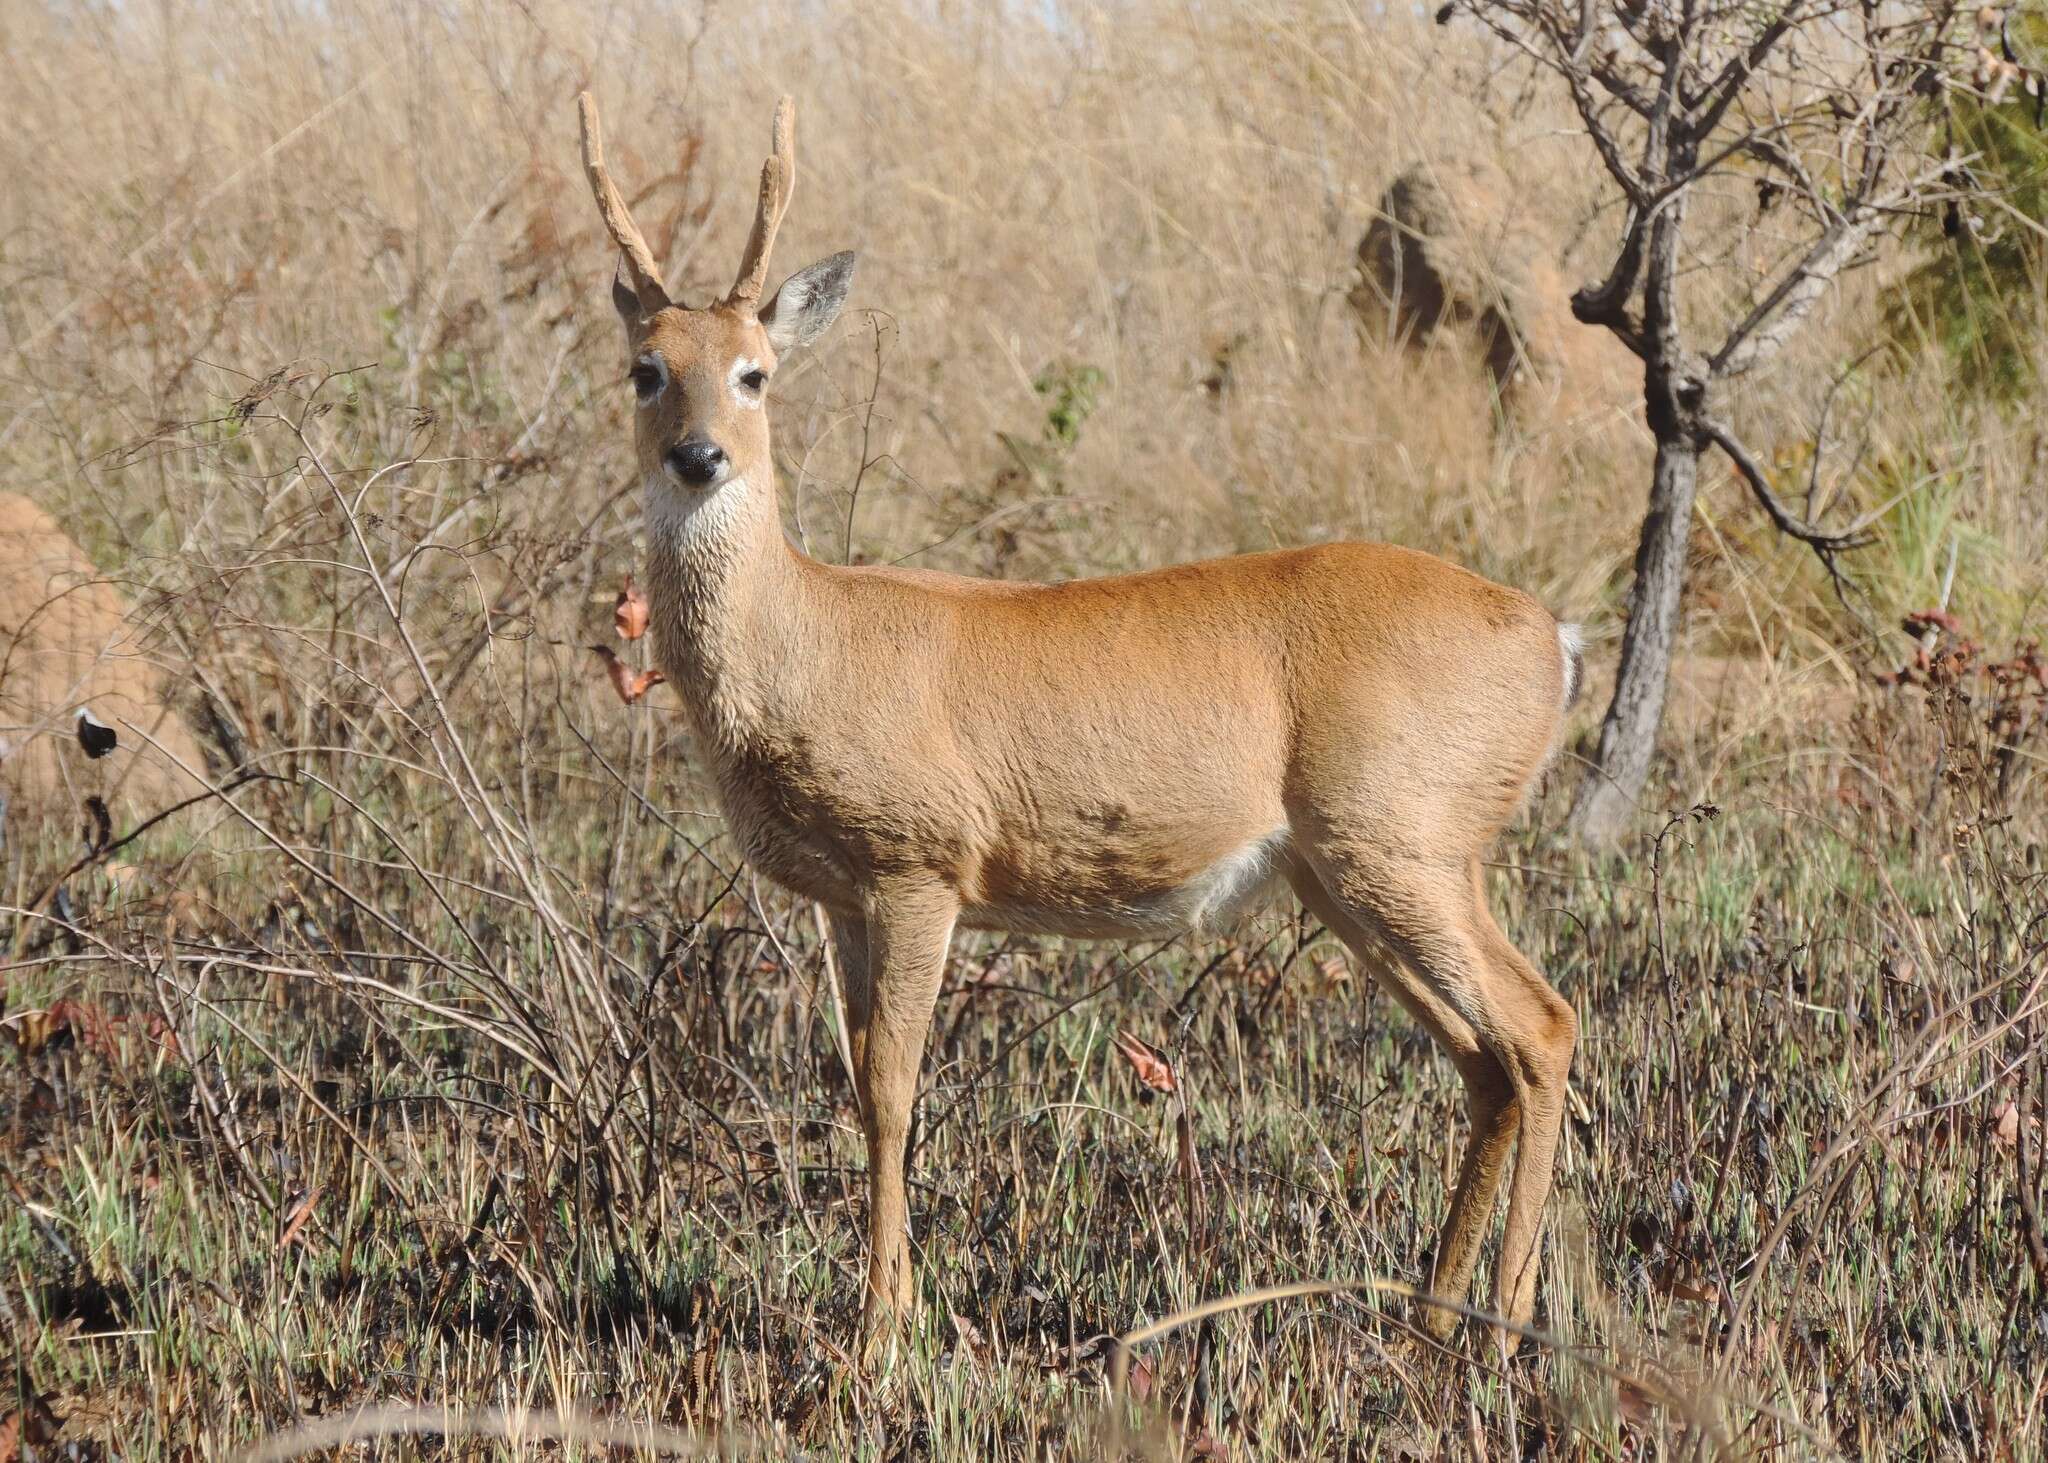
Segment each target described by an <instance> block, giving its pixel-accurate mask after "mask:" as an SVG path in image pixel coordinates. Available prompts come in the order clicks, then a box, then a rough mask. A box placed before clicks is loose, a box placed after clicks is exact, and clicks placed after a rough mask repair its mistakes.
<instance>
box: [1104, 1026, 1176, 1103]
mask: <svg viewBox="0 0 2048 1463" xmlns="http://www.w3.org/2000/svg"><path fill="white" fill-rule="evenodd" d="M1116 1049H1117V1050H1118V1051H1120V1052H1122V1053H1123V1054H1124V1060H1125V1061H1127V1062H1129V1063H1130V1064H1131V1070H1132V1071H1133V1072H1136V1073H1137V1074H1138V1080H1139V1081H1140V1082H1142V1083H1144V1084H1145V1085H1146V1086H1147V1087H1149V1088H1151V1089H1152V1090H1153V1091H1154V1092H1172V1091H1173V1090H1174V1089H1175V1086H1176V1085H1177V1084H1176V1083H1175V1082H1174V1077H1173V1063H1171V1062H1169V1061H1167V1060H1166V1058H1165V1057H1164V1056H1162V1055H1160V1053H1159V1052H1158V1051H1157V1050H1155V1049H1154V1048H1152V1047H1149V1046H1147V1045H1146V1044H1145V1043H1144V1042H1142V1041H1140V1040H1138V1038H1137V1037H1135V1036H1133V1035H1131V1033H1130V1032H1128V1031H1119V1032H1118V1033H1117V1034H1116Z"/></svg>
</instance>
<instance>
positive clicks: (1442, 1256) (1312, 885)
mask: <svg viewBox="0 0 2048 1463" xmlns="http://www.w3.org/2000/svg"><path fill="white" fill-rule="evenodd" d="M1292 882H1293V884H1294V887H1295V892H1296V893H1297V894H1298V895H1299V896H1300V898H1301V902H1302V903H1303V904H1304V905H1306V906H1308V908H1309V910H1310V911H1311V912H1312V913H1313V914H1314V915H1315V916H1316V917H1317V918H1318V919H1320V920H1321V921H1322V922H1323V923H1324V924H1326V925H1328V926H1329V927H1330V929H1331V931H1332V932H1333V933H1335V934H1336V935H1337V937H1338V938H1339V939H1341V940H1342V941H1343V942H1344V943H1345V945H1346V946H1347V947H1348V948H1349V949H1350V950H1351V953H1352V955H1353V956H1354V957H1356V958H1357V960H1358V962H1359V964H1360V965H1361V966H1363V967H1364V968H1365V969H1366V970H1368V971H1370V972H1371V973H1372V974H1373V976H1374V978H1375V979H1377V980H1378V982H1379V983H1380V985H1381V986H1383V987H1384V988H1385V989H1386V990H1387V991H1388V993H1389V994H1391V995H1392V996H1393V997H1394V999H1395V1000H1397V1001H1399V1002H1400V1003H1401V1005H1402V1007H1403V1008H1404V1009H1405V1010H1406V1011H1407V1012H1408V1013H1409V1015H1411V1016H1413V1017H1414V1018H1415V1020H1416V1022H1417V1023H1418V1024H1420V1025H1421V1027H1422V1028H1423V1029H1424V1030H1425V1031H1427V1032H1428V1033H1429V1034H1430V1036H1431V1037H1432V1038H1434V1039H1435V1041H1436V1043H1437V1045H1438V1046H1440V1047H1442V1048H1443V1049H1444V1051H1445V1052H1446V1054H1448V1055H1449V1057H1450V1059H1451V1064H1452V1065H1453V1066H1454V1067H1455V1068H1456V1069H1457V1071H1458V1075H1459V1076H1460V1077H1461V1078H1462V1079H1464V1083H1465V1107H1466V1115H1467V1117H1468V1119H1469V1121H1470V1123H1471V1126H1472V1133H1471V1136H1470V1137H1469V1138H1468V1139H1467V1140H1466V1143H1465V1156H1464V1158H1463V1160H1462V1161H1461V1162H1460V1164H1459V1166H1458V1178H1457V1182H1456V1184H1455V1185H1454V1186H1453V1188H1452V1190H1451V1200H1450V1206H1449V1208H1448V1209H1447V1210H1446V1211H1445V1213H1444V1221H1443V1227H1442V1229H1441V1230H1439V1231H1438V1234H1437V1242H1436V1248H1435V1250H1434V1252H1433V1254H1432V1256H1431V1259H1430V1265H1429V1278H1428V1281H1427V1289H1428V1290H1429V1293H1430V1294H1431V1295H1435V1296H1440V1297H1442V1298H1443V1299H1445V1300H1453V1301H1462V1300H1464V1299H1465V1297H1466V1295H1467V1294H1468V1293H1469V1292H1470V1290H1471V1288H1472V1272H1473V1271H1474V1270H1475V1269H1477V1268H1478V1264H1479V1244H1480V1239H1481V1237H1482V1236H1483V1235H1484V1233H1485V1231H1486V1224H1487V1221H1488V1220H1489V1219H1490V1218H1491V1217H1492V1215H1493V1208H1494V1201H1495V1199H1496V1198H1497V1197H1498V1195H1499V1193H1500V1182H1501V1177H1502V1174H1503V1173H1504V1171H1505V1169H1506V1166H1507V1157H1508V1153H1509V1151H1510V1150H1511V1149H1512V1148H1513V1146H1514V1141H1515V1131H1516V1125H1517V1116H1518V1112H1519V1109H1518V1107H1517V1104H1516V1101H1515V1090H1514V1085H1513V1084H1512V1083H1511V1082H1510V1081H1509V1080H1508V1074H1507V1070H1506V1069H1505V1068H1504V1067H1502V1066H1501V1064H1500V1062H1499V1060H1498V1059H1496V1058H1495V1057H1494V1055H1493V1053H1492V1052H1491V1051H1489V1050H1488V1049H1487V1048H1486V1045H1485V1044H1484V1043H1483V1042H1482V1041H1481V1040H1480V1039H1479V1034H1478V1032H1477V1031H1476V1030H1475V1029H1474V1028H1473V1026H1472V1023H1471V1022H1469V1021H1467V1020H1466V1019H1465V1018H1464V1017H1463V1016H1461V1015H1459V1014H1458V1012H1457V1011H1456V1010H1454V1009H1453V1008H1452V1007H1451V1006H1450V1005H1449V1004H1448V1003H1447V1002H1446V1001H1445V1000H1444V999H1443V998H1442V997H1441V996H1440V995H1438V994H1437V992H1436V990H1435V989H1434V988H1433V987H1432V986H1431V985H1430V984H1429V983H1428V982H1427V981H1426V980H1424V979H1422V978H1421V977H1419V976H1417V975H1416V974H1415V973H1414V972H1413V971H1412V970H1410V969H1408V968H1406V967H1405V966H1404V965H1403V964H1402V962H1401V961H1400V959H1399V958H1397V957H1396V956H1395V955H1394V954H1393V953H1392V951H1391V950H1390V949H1389V948H1388V942H1387V940H1386V939H1385V937H1383V936H1380V935H1377V934H1375V933H1373V932H1372V929H1371V926H1370V924H1369V923H1368V921H1369V920H1370V915H1368V914H1360V913H1354V912H1353V911H1352V909H1351V908H1350V907H1349V906H1348V905H1347V904H1346V903H1345V901H1344V900H1343V899H1342V898H1341V897H1339V896H1337V895H1334V894H1332V893H1331V892H1330V890H1329V889H1328V888H1326V887H1325V886H1324V884H1323V883H1322V881H1321V880H1320V879H1319V878H1318V877H1317V876H1316V874H1315V873H1314V872H1313V871H1310V870H1308V869H1306V868H1304V869H1302V870H1299V871H1297V873H1296V875H1295V877H1294V878H1293V880H1292ZM1420 1320H1421V1323H1422V1327H1423V1329H1424V1330H1425V1331H1427V1332H1428V1333H1429V1334H1430V1335H1432V1336H1434V1337H1436V1338H1437V1339H1438V1340H1443V1339H1444V1338H1446V1337H1448V1336H1449V1335H1450V1334H1451V1331H1452V1329H1453V1328H1455V1327H1456V1325H1457V1323H1458V1313H1457V1312H1456V1311H1453V1310H1449V1309H1446V1308H1445V1307H1442V1306H1428V1307H1425V1308H1424V1310H1423V1312H1422V1315H1421V1317H1420Z"/></svg>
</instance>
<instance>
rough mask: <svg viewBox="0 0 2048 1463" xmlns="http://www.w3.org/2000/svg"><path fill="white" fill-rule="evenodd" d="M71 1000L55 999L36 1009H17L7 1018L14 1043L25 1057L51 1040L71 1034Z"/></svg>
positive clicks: (32, 1054) (33, 1053)
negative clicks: (52, 1002) (53, 1001)
mask: <svg viewBox="0 0 2048 1463" xmlns="http://www.w3.org/2000/svg"><path fill="white" fill-rule="evenodd" d="M71 1004H72V1003H71V1002H69V1001H57V1002H55V1003H54V1004H52V1005H50V1006H47V1007H44V1008H43V1009H41V1010H36V1011H17V1012H15V1013H14V1014H13V1015H12V1016H9V1017H8V1018H7V1027H8V1029H9V1030H10V1031H12V1032H13V1033H14V1044H15V1046H16V1047H17V1048H19V1049H20V1051H21V1054H22V1055H23V1056H25V1057H32V1056H34V1055H35V1054H36V1053H37V1052H39V1051H41V1050H42V1049H43V1048H44V1047H46V1046H48V1045H49V1044H50V1043H51V1042H53V1041H56V1040H58V1039H59V1038H60V1037H67V1036H70V1035H71V1014H72V1011H71Z"/></svg>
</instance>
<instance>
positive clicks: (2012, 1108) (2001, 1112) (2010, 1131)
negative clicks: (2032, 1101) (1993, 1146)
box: [1991, 1098, 2041, 1148]
mask: <svg viewBox="0 0 2048 1463" xmlns="http://www.w3.org/2000/svg"><path fill="white" fill-rule="evenodd" d="M2027 1131H2028V1132H2030V1133H2038V1132H2040V1131H2041V1120H2040V1119H2039V1118H2028V1119H2027ZM1991 1138H1992V1141H1993V1142H1995V1143H1997V1144H1998V1146H1999V1147H2001V1148H2011V1147H2013V1146H2014V1145H2015V1144H2017V1143H2018V1142H2019V1141H2020V1110H2019V1106H2018V1104H2016V1103H2014V1102H2013V1101H2012V1100H2011V1099H2010V1098H2008V1099H2007V1100H2006V1101H2005V1103H2004V1104H2003V1105H2001V1106H2000V1107H1999V1109H1998V1110H1997V1111H1996V1112H1994V1113H1992V1114H1991Z"/></svg>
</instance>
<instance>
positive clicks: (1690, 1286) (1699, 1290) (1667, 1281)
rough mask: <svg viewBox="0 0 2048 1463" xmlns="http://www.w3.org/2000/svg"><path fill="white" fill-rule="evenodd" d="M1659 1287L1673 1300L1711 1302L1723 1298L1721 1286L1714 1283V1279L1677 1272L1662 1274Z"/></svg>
mask: <svg viewBox="0 0 2048 1463" xmlns="http://www.w3.org/2000/svg"><path fill="white" fill-rule="evenodd" d="M1657 1288H1658V1289H1659V1290H1661V1291H1663V1292H1664V1294H1666V1295H1668V1296H1670V1297H1671V1298H1672V1299H1673V1300H1689V1301H1694V1302H1702V1301H1708V1302H1711V1301H1718V1300H1720V1298H1721V1287H1719V1286H1718V1285H1716V1284H1714V1282H1713V1281H1711V1280H1696V1279H1694V1278H1692V1277H1690V1276H1686V1275H1679V1274H1676V1273H1672V1274H1668V1275H1663V1276H1660V1277H1659V1284H1658V1287H1657Z"/></svg>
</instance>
